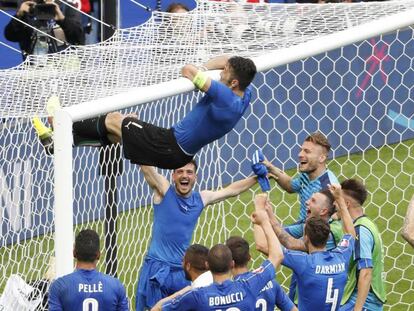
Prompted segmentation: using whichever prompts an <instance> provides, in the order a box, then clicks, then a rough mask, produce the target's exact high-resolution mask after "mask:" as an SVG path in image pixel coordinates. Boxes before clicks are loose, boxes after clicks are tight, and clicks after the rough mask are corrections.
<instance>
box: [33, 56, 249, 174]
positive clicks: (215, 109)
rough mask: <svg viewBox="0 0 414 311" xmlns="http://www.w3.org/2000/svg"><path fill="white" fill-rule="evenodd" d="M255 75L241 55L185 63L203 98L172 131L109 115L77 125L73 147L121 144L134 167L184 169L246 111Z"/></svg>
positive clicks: (40, 129)
mask: <svg viewBox="0 0 414 311" xmlns="http://www.w3.org/2000/svg"><path fill="white" fill-rule="evenodd" d="M206 69H207V70H214V69H222V71H221V73H220V81H215V80H212V79H211V78H210V77H209V76H208V75H207V74H206V73H205V72H204V70H206ZM255 74H256V66H255V64H254V63H253V61H252V60H250V59H248V58H244V57H240V56H233V57H229V56H219V57H215V58H213V59H211V60H210V61H208V62H207V63H205V65H204V66H201V67H197V66H194V65H191V64H189V65H185V66H184V67H183V68H182V75H183V77H185V78H187V79H189V80H190V81H192V82H193V83H194V85H195V86H196V88H197V89H199V90H201V91H202V92H205V95H204V96H203V97H202V98H201V100H200V101H199V102H198V103H197V104H196V105H195V106H194V107H193V109H192V110H191V111H190V112H189V113H188V114H187V115H186V116H185V117H184V118H183V119H182V120H180V121H179V122H178V123H176V124H175V125H173V126H172V127H171V128H169V129H166V128H161V127H158V126H155V125H152V124H150V123H146V122H144V121H141V120H139V119H138V118H137V117H135V116H132V115H123V114H121V113H119V112H112V113H109V114H106V115H102V116H99V117H96V118H92V119H87V120H83V121H79V122H75V123H74V124H73V134H74V144H75V145H93V146H99V145H106V144H110V143H119V142H121V141H122V144H123V147H124V148H123V149H124V155H125V157H126V158H127V159H129V160H130V161H131V162H132V163H135V164H140V165H149V166H157V167H159V168H165V169H176V168H179V167H182V166H184V165H186V164H187V163H188V162H190V160H191V159H193V157H194V155H195V154H196V153H197V152H198V151H199V150H200V149H201V148H202V147H204V146H206V145H208V144H209V143H211V142H213V141H215V140H217V139H219V138H221V137H223V136H224V135H225V134H227V133H228V132H230V131H231V130H232V129H233V128H234V127H235V126H236V124H237V122H238V121H239V120H240V119H241V117H242V116H243V114H244V112H245V111H246V110H247V108H248V107H249V103H250V99H251V96H252V94H251V88H250V87H249V84H250V83H251V82H252V80H253V78H254V76H255ZM34 126H35V128H36V130H37V133H38V135H39V137H42V140H43V141H45V135H47V134H48V129H47V128H46V129H45V126H44V125H42V123H41V122H40V120H36V122H34ZM42 126H43V127H42ZM50 136H51V134H50ZM48 146H49V145H48ZM49 148H50V146H49Z"/></svg>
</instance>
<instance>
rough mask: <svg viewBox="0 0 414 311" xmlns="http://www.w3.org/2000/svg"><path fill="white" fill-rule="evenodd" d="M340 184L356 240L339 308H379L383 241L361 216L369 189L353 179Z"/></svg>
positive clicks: (383, 293) (373, 310)
mask: <svg viewBox="0 0 414 311" xmlns="http://www.w3.org/2000/svg"><path fill="white" fill-rule="evenodd" d="M341 187H342V193H343V198H344V199H343V200H344V201H345V202H346V203H344V204H346V206H347V207H348V210H349V213H350V215H351V217H352V220H353V222H354V226H355V231H356V241H355V250H354V254H353V258H352V260H351V263H350V267H349V274H348V281H347V283H346V286H345V292H344V296H343V299H342V304H343V306H342V307H341V309H340V310H341V311H351V310H355V311H361V310H369V311H380V310H383V304H384V303H385V302H386V290H385V280H384V275H383V272H384V259H383V256H384V255H383V249H382V245H383V244H382V239H381V235H380V232H379V230H378V228H377V226H376V225H375V223H374V222H373V221H372V220H371V219H369V218H368V217H367V216H366V215H364V210H363V208H362V206H363V204H364V202H365V200H366V198H367V196H368V192H367V190H366V188H365V185H364V184H363V183H362V182H360V181H359V180H356V179H348V180H345V181H343V182H342V183H341Z"/></svg>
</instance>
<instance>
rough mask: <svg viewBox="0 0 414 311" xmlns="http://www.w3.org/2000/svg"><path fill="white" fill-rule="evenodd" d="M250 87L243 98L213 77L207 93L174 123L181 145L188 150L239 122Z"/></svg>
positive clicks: (195, 151)
mask: <svg viewBox="0 0 414 311" xmlns="http://www.w3.org/2000/svg"><path fill="white" fill-rule="evenodd" d="M251 96H252V94H251V87H248V88H246V89H245V90H244V96H243V98H241V97H239V96H238V95H236V94H235V93H234V92H233V91H232V90H231V89H230V88H229V87H228V86H226V85H224V84H223V83H222V82H219V81H214V80H212V81H211V86H210V88H209V89H208V91H207V92H206V95H204V96H203V98H202V99H201V100H200V101H199V102H198V103H197V104H196V105H195V106H194V108H193V109H192V110H191V111H190V112H189V113H188V114H187V115H186V116H185V117H184V118H183V119H182V120H181V121H179V122H178V123H177V124H175V125H173V130H174V135H175V137H176V139H177V143H178V145H179V146H180V147H181V149H183V150H184V151H185V153H187V154H196V153H197V152H198V151H199V150H200V149H201V148H203V147H204V146H206V145H208V144H209V143H211V142H213V141H215V140H217V139H219V138H221V137H223V136H224V135H225V134H227V133H228V132H230V131H231V130H232V129H233V128H234V127H235V126H236V124H237V122H239V120H240V119H241V117H242V116H243V114H244V112H245V111H246V109H247V108H248V107H249V102H250V99H251Z"/></svg>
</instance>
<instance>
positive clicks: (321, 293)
mask: <svg viewBox="0 0 414 311" xmlns="http://www.w3.org/2000/svg"><path fill="white" fill-rule="evenodd" d="M354 243H355V240H354V238H353V237H352V236H351V235H349V234H347V235H344V236H343V238H342V241H341V242H340V243H339V245H338V247H337V248H336V249H334V250H332V251H323V252H313V253H311V254H307V253H305V252H298V251H289V250H285V252H284V255H285V257H284V259H283V262H282V264H283V265H284V266H286V267H288V268H290V269H292V270H293V273H294V275H295V277H296V279H297V282H298V294H299V303H298V308H299V310H301V311H315V310H317V311H331V310H338V309H339V307H340V304H341V298H342V295H343V292H344V288H345V283H346V280H347V277H348V267H349V260H350V258H351V256H352V252H353V250H354Z"/></svg>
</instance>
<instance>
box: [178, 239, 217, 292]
mask: <svg viewBox="0 0 414 311" xmlns="http://www.w3.org/2000/svg"><path fill="white" fill-rule="evenodd" d="M208 251H209V249H208V248H207V247H205V246H204V245H201V244H193V245H190V247H189V248H187V250H186V251H185V254H184V259H183V268H184V273H185V278H186V279H187V280H189V281H191V287H192V288H197V287H203V286H207V285H210V284H211V283H213V276H212V275H211V272H210V271H209V270H208V268H207V264H206V263H207V257H208Z"/></svg>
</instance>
